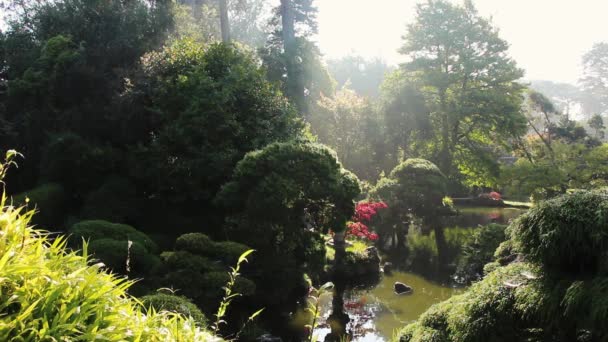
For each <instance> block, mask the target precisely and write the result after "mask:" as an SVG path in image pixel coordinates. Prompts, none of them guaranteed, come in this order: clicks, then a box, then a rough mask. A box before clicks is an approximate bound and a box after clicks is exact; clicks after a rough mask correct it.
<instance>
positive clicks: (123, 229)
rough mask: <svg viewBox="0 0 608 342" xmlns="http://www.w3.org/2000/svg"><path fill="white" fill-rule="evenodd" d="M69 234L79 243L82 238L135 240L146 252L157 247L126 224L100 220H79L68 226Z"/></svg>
mask: <svg viewBox="0 0 608 342" xmlns="http://www.w3.org/2000/svg"><path fill="white" fill-rule="evenodd" d="M70 234H71V236H70V238H71V239H72V240H73V241H74V242H75V243H81V242H82V240H83V239H84V240H89V241H93V240H99V239H112V240H118V241H127V240H129V241H133V242H137V243H138V244H140V245H141V246H142V247H144V248H145V249H146V251H148V252H156V250H157V249H158V248H157V246H156V243H154V241H152V239H150V238H149V237H148V236H147V235H146V234H144V233H142V232H140V231H138V230H137V229H135V228H133V227H131V226H129V225H126V224H119V223H111V222H108V221H102V220H90V221H81V222H78V223H76V224H74V225H73V226H72V227H71V228H70Z"/></svg>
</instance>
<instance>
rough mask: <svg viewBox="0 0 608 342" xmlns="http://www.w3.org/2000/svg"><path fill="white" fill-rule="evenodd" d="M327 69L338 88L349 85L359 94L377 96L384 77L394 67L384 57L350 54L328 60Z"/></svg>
mask: <svg viewBox="0 0 608 342" xmlns="http://www.w3.org/2000/svg"><path fill="white" fill-rule="evenodd" d="M327 69H328V70H329V73H330V74H331V76H332V77H333V78H334V79H335V80H336V82H337V86H338V88H342V87H348V88H350V89H352V90H354V91H355V92H357V94H359V95H361V96H365V97H370V98H375V97H377V96H378V95H379V90H380V85H381V84H382V81H383V80H384V77H385V76H386V75H387V74H388V73H389V72H390V71H391V70H392V69H393V68H392V67H390V66H388V65H387V64H386V62H385V61H383V60H382V59H379V58H376V59H365V58H363V57H361V56H357V55H348V56H344V57H342V58H340V59H333V60H328V61H327Z"/></svg>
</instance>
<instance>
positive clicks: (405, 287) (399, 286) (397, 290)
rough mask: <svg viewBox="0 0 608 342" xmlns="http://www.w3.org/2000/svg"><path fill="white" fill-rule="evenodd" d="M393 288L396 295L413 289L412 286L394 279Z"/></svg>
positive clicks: (407, 292) (410, 291)
mask: <svg viewBox="0 0 608 342" xmlns="http://www.w3.org/2000/svg"><path fill="white" fill-rule="evenodd" d="M393 289H394V290H395V294H398V295H402V294H410V293H412V292H414V289H413V288H412V287H410V286H408V285H405V284H404V283H401V282H398V281H396V282H395V284H394V285H393Z"/></svg>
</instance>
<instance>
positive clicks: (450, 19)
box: [401, 0, 525, 183]
mask: <svg viewBox="0 0 608 342" xmlns="http://www.w3.org/2000/svg"><path fill="white" fill-rule="evenodd" d="M416 13H417V16H416V20H415V22H414V23H412V24H410V25H409V26H408V29H407V33H406V35H405V44H404V46H403V47H402V48H401V53H402V54H404V55H405V56H406V57H408V58H409V59H410V61H409V62H407V63H405V64H404V66H403V70H404V71H405V72H406V73H408V74H409V75H411V77H413V78H415V79H416V81H417V82H418V83H419V86H420V88H419V89H420V90H421V91H422V92H423V93H424V96H425V98H426V100H427V104H428V106H429V109H430V110H431V114H430V117H431V122H432V125H433V131H434V138H433V143H432V146H431V153H432V158H433V160H436V161H437V164H438V165H439V167H440V169H441V170H442V171H443V172H445V174H446V175H448V176H450V177H451V178H455V177H457V176H456V172H455V171H456V170H458V171H460V172H461V173H463V174H464V175H465V176H466V177H467V178H468V181H469V183H484V181H487V180H484V179H483V178H482V177H481V176H482V175H486V174H488V171H491V170H492V169H497V168H496V166H495V160H496V158H495V157H494V158H492V157H490V156H491V155H492V153H491V152H492V151H487V150H486V149H485V146H487V145H488V144H493V143H495V144H500V143H503V142H504V141H505V140H506V139H508V138H510V137H512V136H513V135H518V134H521V133H523V130H524V127H525V120H524V118H523V116H522V113H521V101H522V98H521V92H522V90H523V88H522V86H521V85H520V84H518V83H517V82H516V81H517V80H518V79H519V78H521V77H522V75H523V71H522V70H521V69H519V68H517V67H516V65H515V62H514V61H513V60H512V59H511V58H509V57H508V55H507V50H508V44H507V42H506V41H504V40H502V39H501V38H500V37H499V35H498V30H497V29H495V28H494V27H493V26H492V23H491V22H490V21H489V20H487V19H485V18H482V17H480V16H479V15H478V13H477V10H476V9H475V7H474V6H473V4H472V2H470V1H466V2H465V4H464V5H463V6H459V5H453V4H452V3H451V2H448V1H445V0H436V1H435V0H429V1H426V2H424V3H421V4H419V5H417V8H416ZM491 173H492V172H490V175H491ZM480 178H481V179H480Z"/></svg>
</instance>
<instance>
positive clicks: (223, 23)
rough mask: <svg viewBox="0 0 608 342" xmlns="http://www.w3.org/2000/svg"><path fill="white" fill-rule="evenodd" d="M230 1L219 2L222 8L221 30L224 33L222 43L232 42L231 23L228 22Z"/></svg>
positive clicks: (221, 0)
mask: <svg viewBox="0 0 608 342" xmlns="http://www.w3.org/2000/svg"><path fill="white" fill-rule="evenodd" d="M227 1H228V0H218V3H219V8H220V28H221V31H222V42H224V43H229V42H230V21H229V20H228V4H227V3H226V2H227Z"/></svg>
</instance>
